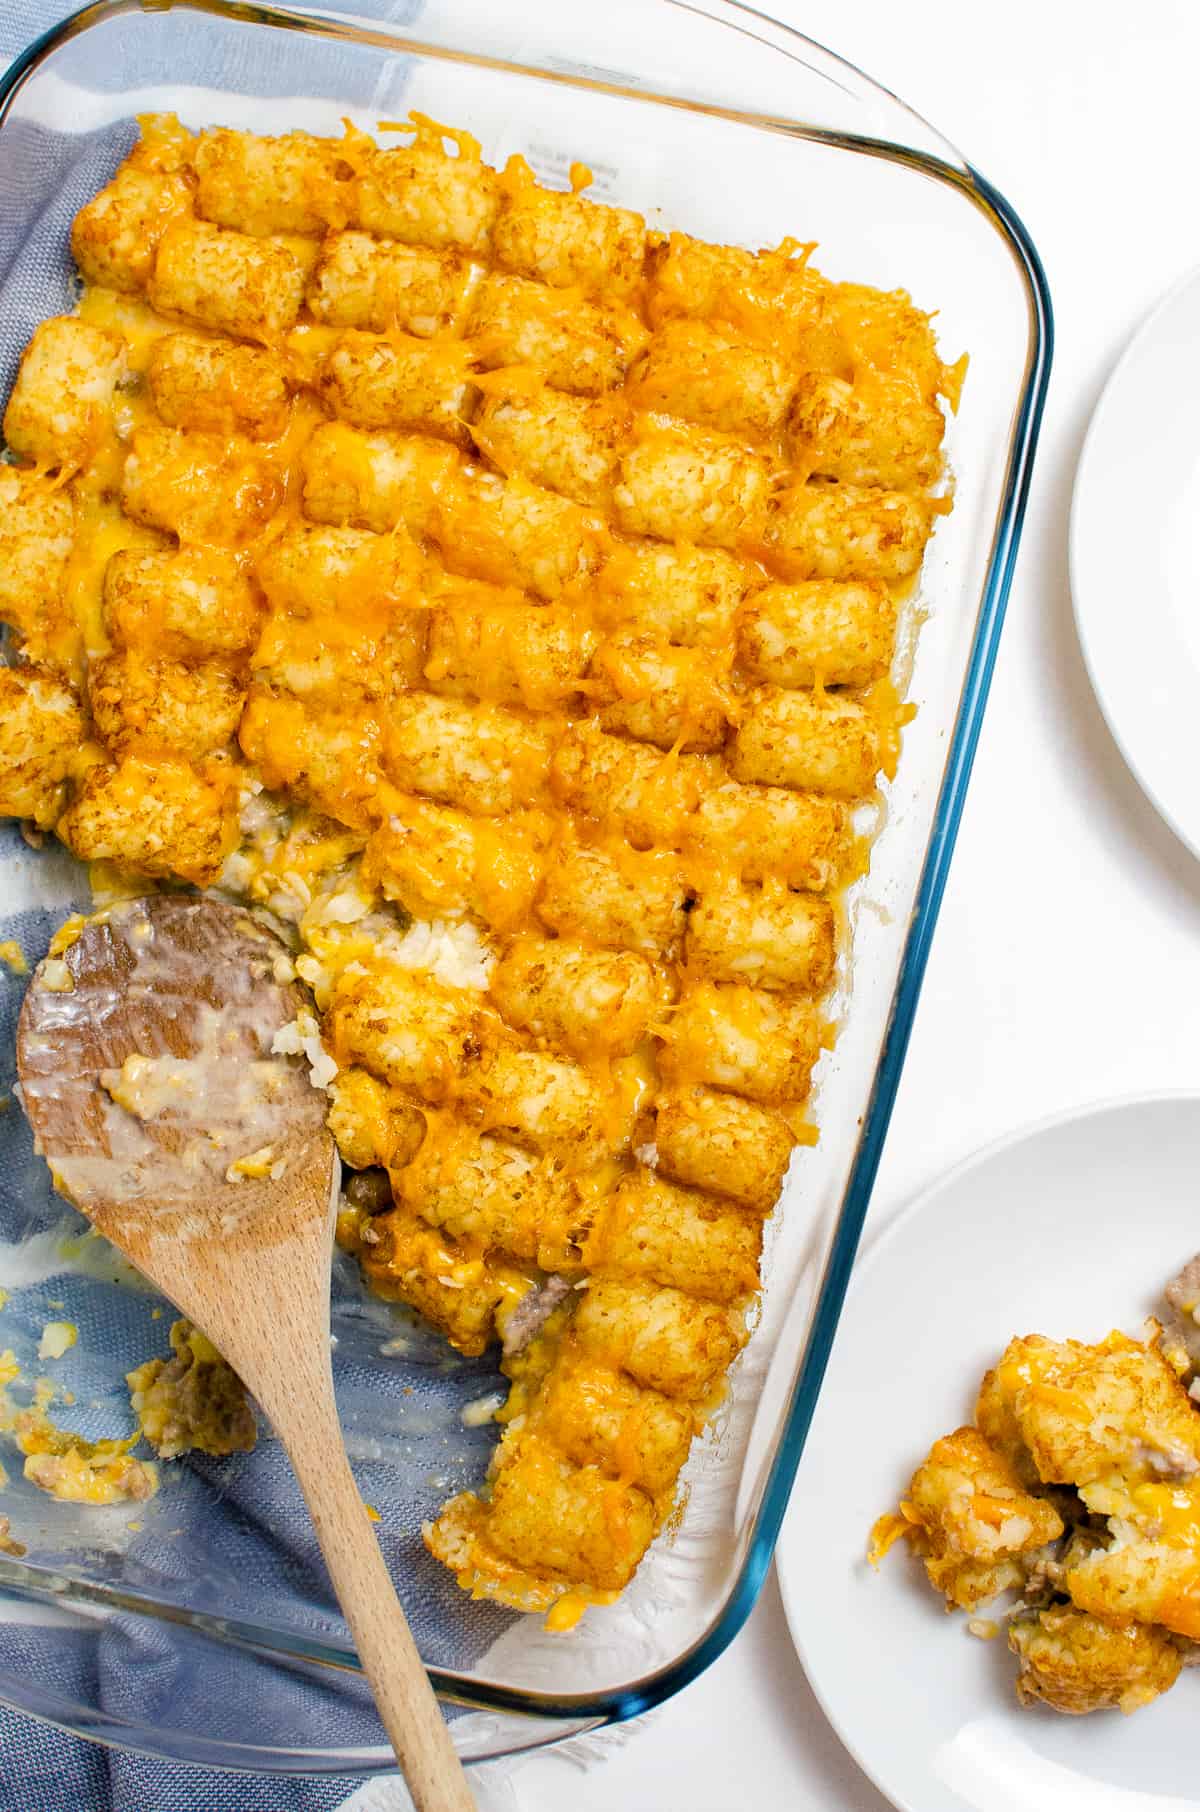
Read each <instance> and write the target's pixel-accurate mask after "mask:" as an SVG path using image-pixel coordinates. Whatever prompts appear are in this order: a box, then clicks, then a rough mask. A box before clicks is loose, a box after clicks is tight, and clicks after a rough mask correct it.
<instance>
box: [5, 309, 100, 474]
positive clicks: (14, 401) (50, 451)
mask: <svg viewBox="0 0 1200 1812" xmlns="http://www.w3.org/2000/svg"><path fill="white" fill-rule="evenodd" d="M125 359H126V351H125V342H124V340H123V339H122V338H121V336H120V334H115V333H109V332H108V330H107V329H106V328H103V327H93V326H92V325H91V323H90V322H87V321H77V320H75V319H74V318H73V317H72V316H69V315H56V316H55V317H54V318H53V319H51V320H49V321H43V322H42V324H41V326H40V327H38V328H36V329H35V331H34V334H33V338H32V339H31V340H30V342H29V344H28V346H27V347H26V348H25V351H24V353H23V354H22V356H21V364H20V369H19V370H18V372H17V381H16V383H15V384H14V385H13V388H12V395H11V396H10V397H9V399H8V407H7V409H6V410H5V411H4V438H5V440H6V441H7V442H8V444H9V446H10V447H11V448H12V450H13V452H14V453H18V454H20V456H21V458H22V459H28V460H31V461H32V462H33V463H34V464H35V465H40V466H46V467H51V466H54V467H58V468H59V469H60V470H61V471H64V472H76V471H78V470H80V468H81V467H83V466H86V465H87V463H88V461H89V460H90V459H91V458H92V457H93V455H94V454H95V453H96V452H97V451H98V450H99V448H100V446H101V445H102V444H103V442H104V440H105V439H106V437H107V436H108V435H109V434H110V433H111V431H112V401H113V392H114V390H115V389H116V386H117V381H118V379H119V378H120V377H121V376H122V374H123V372H124V370H125Z"/></svg>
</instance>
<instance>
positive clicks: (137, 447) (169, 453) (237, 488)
mask: <svg viewBox="0 0 1200 1812" xmlns="http://www.w3.org/2000/svg"><path fill="white" fill-rule="evenodd" d="M282 497H283V486H282V484H281V482H280V479H279V474H278V472H277V470H276V468H275V466H274V465H273V464H272V462H271V461H270V459H268V458H267V457H266V456H265V455H264V454H263V453H260V452H259V451H258V450H257V449H256V448H255V447H254V445H253V443H252V442H250V441H244V442H242V443H241V444H240V445H239V444H237V443H231V442H229V441H226V440H224V439H223V438H222V437H221V436H220V435H215V434H185V433H184V432H183V430H182V429H180V428H161V427H157V426H155V427H149V428H139V429H138V430H137V432H136V433H135V434H134V437H133V444H132V447H131V449H130V452H129V453H128V455H127V456H126V459H125V472H124V477H123V479H122V483H121V502H122V504H123V505H124V508H125V511H126V514H127V515H130V516H132V517H133V519H134V521H135V522H144V523H146V524H147V526H148V527H150V528H157V529H164V530H165V531H166V532H167V533H168V534H174V535H178V536H179V539H180V541H182V542H185V543H186V542H208V543H211V544H214V545H215V546H217V547H228V548H236V547H242V546H244V545H245V543H246V542H248V541H250V540H253V538H254V536H255V535H257V534H258V533H259V532H260V531H261V530H262V528H263V527H264V526H265V525H266V523H267V520H268V519H269V517H271V516H272V515H273V514H274V513H275V510H276V509H277V508H278V506H279V503H280V501H281V499H282Z"/></svg>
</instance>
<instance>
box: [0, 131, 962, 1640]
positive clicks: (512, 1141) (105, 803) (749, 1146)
mask: <svg viewBox="0 0 1200 1812" xmlns="http://www.w3.org/2000/svg"><path fill="white" fill-rule="evenodd" d="M381 131H383V132H385V133H386V134H387V135H388V137H387V138H386V139H385V141H384V143H383V144H380V143H377V142H376V140H374V139H373V138H371V137H369V136H368V135H367V134H365V133H362V132H360V131H358V130H357V129H354V128H347V131H346V134H345V136H344V137H343V138H342V139H340V140H332V139H328V140H327V139H320V138H313V137H311V136H309V135H307V134H304V133H292V134H288V135H286V136H284V137H281V138H274V139H260V138H256V137H254V136H253V135H249V134H244V133H238V132H230V131H226V130H223V129H214V130H212V131H207V132H203V133H200V134H199V135H195V136H194V135H192V134H190V133H188V132H185V131H184V130H183V129H182V128H181V127H180V126H179V125H178V122H176V121H172V120H168V119H153V120H148V121H146V122H144V129H143V136H142V140H141V142H140V143H139V145H138V146H136V147H135V149H134V151H133V152H132V153H131V154H130V157H129V159H128V160H127V162H126V164H125V165H123V166H122V169H121V170H120V171H119V172H118V174H117V176H116V177H115V178H114V181H113V183H112V184H110V185H109V187H108V188H107V189H105V190H104V191H103V192H102V193H101V194H100V195H99V196H97V197H95V198H94V199H93V200H92V201H91V202H89V203H88V204H87V205H86V206H85V207H84V208H83V209H82V210H81V212H80V214H79V216H78V218H77V220H76V222H75V227H74V231H73V235H72V245H73V249H74V252H75V256H76V258H77V261H78V262H79V264H80V267H81V270H82V273H83V275H84V278H85V280H86V282H85V288H84V292H83V296H82V299H81V301H80V304H79V307H78V309H77V311H76V313H75V315H74V316H71V317H66V318H64V319H63V320H61V321H59V322H57V323H53V324H51V326H50V329H49V330H48V331H46V332H43V331H42V330H39V335H38V336H35V341H34V343H33V344H32V345H31V349H30V353H29V354H28V355H27V358H26V361H25V363H24V364H23V366H22V369H21V371H20V373H19V374H18V377H17V381H16V384H15V387H14V391H13V396H12V398H11V400H10V403H9V409H8V415H7V417H6V422H7V432H8V433H9V436H10V439H12V441H13V444H14V446H15V447H16V450H17V451H18V452H20V450H21V448H22V447H28V448H29V449H31V450H35V451H33V452H31V455H30V460H29V462H28V463H27V466H26V467H20V468H14V471H15V477H14V478H12V479H10V481H9V482H10V483H11V484H13V485H14V486H15V487H16V490H15V493H14V500H13V503H12V512H13V514H12V520H13V523H14V528H13V536H14V537H18V538H19V539H18V544H16V545H15V546H14V549H13V563H12V564H11V565H10V568H9V576H8V578H6V579H2V580H0V616H4V617H5V618H6V620H8V621H10V622H11V623H12V625H13V627H14V629H15V630H16V631H17V632H18V633H19V634H21V635H24V636H25V637H26V650H27V654H28V657H29V662H30V664H29V665H28V666H26V667H24V668H22V667H18V668H16V669H14V670H13V672H14V677H13V678H12V679H11V682H9V683H10V684H11V687H12V688H14V689H15V690H16V692H18V693H19V694H20V700H19V702H20V705H21V712H22V715H21V719H20V721H21V726H22V727H21V732H20V736H19V737H18V735H17V734H16V733H15V732H13V733H12V734H9V733H8V732H0V810H6V811H8V812H9V813H10V814H11V815H19V816H25V817H33V818H35V819H36V821H37V822H38V823H40V824H47V825H51V824H52V825H54V826H55V827H56V828H57V831H58V834H59V835H60V836H61V837H62V839H63V840H64V841H65V842H66V843H67V844H68V846H69V847H70V848H72V849H73V850H74V851H75V853H76V854H78V855H79V856H81V857H82V858H84V859H86V860H89V861H91V862H93V863H95V864H97V865H101V866H102V868H103V872H104V873H105V875H106V876H107V882H106V885H107V886H109V887H113V886H117V887H121V886H147V885H153V884H155V883H156V882H157V881H159V880H162V881H168V882H169V881H171V880H172V879H175V878H178V877H182V878H183V879H185V880H188V881H191V882H194V883H196V884H199V885H202V886H205V885H214V884H216V885H220V886H222V887H223V888H224V889H225V890H226V891H227V892H230V893H233V894H235V895H236V896H237V897H238V898H240V899H243V900H246V901H248V902H250V903H252V904H254V905H256V906H261V907H263V908H266V909H267V910H269V911H270V912H271V913H272V914H274V916H275V919H276V921H282V922H283V923H285V924H286V925H287V926H288V927H290V930H291V935H292V941H293V951H292V955H291V958H290V959H289V960H290V961H291V963H292V964H294V969H295V971H296V973H298V974H299V975H300V976H301V978H302V979H304V980H305V981H306V982H307V983H308V984H309V986H310V987H311V989H312V991H313V995H314V999H315V1003H316V1008H317V1011H318V1013H319V1014H320V1016H321V1021H320V1035H321V1036H322V1037H323V1039H324V1044H325V1051H324V1052H320V1051H319V1049H314V1047H316V1040H317V1028H316V1025H315V1023H314V1024H311V1025H310V1024H308V1023H307V1022H306V1023H305V1024H303V1025H302V1024H301V1023H300V1022H299V1021H298V1022H297V1026H296V1028H295V1029H294V1036H295V1045H294V1048H295V1049H297V1050H299V1049H302V1048H303V1049H305V1050H307V1051H308V1052H309V1055H310V1058H311V1059H312V1060H313V1062H314V1075H315V1074H316V1073H317V1066H318V1061H319V1064H320V1066H321V1076H322V1079H323V1080H324V1079H327V1078H328V1076H329V1075H331V1074H332V1081H331V1082H330V1089H331V1094H332V1096H333V1105H332V1108H331V1117H330V1123H331V1126H332V1127H333V1129H334V1131H335V1134H336V1136H337V1138H338V1140H339V1143H340V1145H341V1148H342V1151H343V1154H344V1155H345V1157H346V1160H347V1162H348V1163H350V1164H353V1165H355V1166H358V1167H361V1168H370V1169H374V1170H376V1171H377V1172H379V1173H383V1172H386V1176H387V1179H388V1188H389V1189H390V1196H391V1206H390V1207H388V1206H386V1205H385V1207H384V1210H383V1212H368V1211H367V1210H366V1209H365V1208H358V1207H348V1208H347V1209H346V1211H345V1212H344V1213H343V1215H342V1217H341V1222H340V1237H341V1238H342V1240H343V1241H344V1243H346V1244H347V1245H348V1246H350V1247H351V1248H352V1249H353V1250H355V1251H356V1252H357V1253H358V1255H359V1257H360V1260H361V1263H362V1266H363V1270H364V1274H365V1275H366V1277H367V1278H368V1280H369V1282H370V1283H371V1285H372V1287H373V1288H375V1289H377V1290H379V1291H380V1293H382V1294H384V1295H387V1296H391V1297H396V1298H399V1299H401V1300H404V1301H407V1302H410V1303H412V1304H414V1305H415V1306H416V1307H417V1308H419V1309H420V1311H421V1312H422V1313H423V1314H425V1315H426V1316H428V1317H429V1318H430V1319H431V1320H432V1321H433V1322H434V1323H435V1325H437V1326H438V1327H440V1328H442V1329H443V1330H444V1331H445V1332H446V1334H447V1335H448V1337H449V1338H450V1339H451V1340H452V1341H453V1342H454V1343H455V1344H456V1345H458V1346H459V1347H460V1348H461V1349H462V1350H463V1351H466V1352H479V1351H482V1350H483V1349H484V1347H486V1346H487V1345H488V1344H489V1343H490V1342H491V1341H492V1340H494V1339H496V1338H502V1339H503V1341H504V1343H505V1353H506V1357H505V1366H506V1369H507V1370H508V1371H509V1373H510V1375H511V1377H512V1379H513V1392H512V1395H511V1397H510V1402H509V1407H508V1410H507V1411H506V1412H505V1414H504V1416H503V1417H502V1421H503V1425H504V1435H503V1439H502V1441H501V1445H500V1447H499V1449H498V1452H497V1456H496V1460H495V1463H494V1466H493V1470H492V1474H491V1479H490V1483H489V1487H488V1490H487V1493H486V1495H485V1496H483V1497H480V1496H477V1495H475V1494H472V1493H468V1494H465V1495H464V1496H462V1497H460V1498H458V1499H456V1500H454V1502H452V1503H451V1504H450V1505H448V1506H447V1507H446V1509H445V1510H444V1512H443V1514H442V1515H441V1516H440V1517H439V1518H438V1520H437V1521H436V1523H435V1524H434V1525H433V1526H432V1527H431V1528H430V1529H429V1530H428V1531H427V1533H426V1539H427V1542H428V1545H429V1546H430V1548H431V1550H432V1551H433V1552H434V1553H435V1554H436V1555H437V1556H438V1557H439V1558H440V1559H441V1560H443V1561H444V1562H445V1563H446V1564H447V1565H448V1566H450V1567H451V1568H452V1569H453V1570H454V1572H455V1573H456V1575H457V1576H458V1578H459V1580H460V1583H462V1584H463V1586H464V1588H465V1589H467V1590H470V1591H472V1592H474V1593H478V1594H483V1595H487V1596H492V1597H496V1598H499V1599H501V1600H502V1601H503V1602H505V1603H508V1604H513V1605H517V1606H520V1607H525V1608H536V1609H542V1610H547V1609H549V1610H551V1620H552V1627H554V1628H558V1629H565V1628H568V1627H570V1625H571V1624H572V1623H573V1622H574V1621H575V1620H576V1619H577V1617H578V1616H579V1614H580V1613H581V1611H582V1609H583V1607H584V1606H585V1605H586V1604H588V1603H605V1602H609V1601H610V1600H611V1599H612V1597H613V1596H614V1595H615V1594H616V1593H617V1592H618V1591H619V1590H620V1589H621V1588H622V1587H623V1586H624V1585H625V1584H626V1583H627V1581H628V1579H629V1578H630V1576H631V1575H632V1573H633V1571H634V1569H635V1567H636V1566H637V1564H638V1561H639V1560H640V1558H641V1555H642V1553H643V1552H644V1551H645V1548H646V1546H647V1544H648V1543H649V1541H650V1540H651V1539H652V1537H653V1536H654V1534H655V1533H656V1531H657V1530H659V1529H660V1528H662V1527H663V1526H664V1525H665V1524H666V1523H667V1522H668V1521H669V1519H670V1518H671V1516H672V1515H673V1513H674V1509H675V1506H676V1503H677V1497H676V1478H677V1475H678V1472H679V1469H680V1467H681V1465H682V1463H683V1460H684V1458H685V1456H686V1453H687V1450H688V1445H689V1443H690V1441H691V1438H692V1436H693V1434H694V1433H695V1431H696V1429H697V1428H698V1427H700V1426H702V1425H703V1423H704V1421H705V1419H706V1417H707V1416H708V1415H709V1414H710V1413H711V1410H712V1408H713V1406H714V1405H715V1404H716V1403H717V1402H718V1401H719V1399H720V1397H721V1394H722V1392H723V1390H724V1382H723V1379H724V1373H725V1371H726V1369H727V1367H728V1365H729V1364H730V1363H731V1362H732V1360H733V1359H734V1358H735V1357H736V1354H737V1353H738V1351H739V1350H740V1348H741V1346H742V1345H743V1344H744V1342H745V1340H746V1338H747V1334H748V1315H749V1314H750V1313H751V1311H752V1309H753V1304H754V1301H755V1295H756V1291H757V1287H758V1282H759V1255H760V1251H761V1243H762V1220H763V1217H764V1216H765V1215H766V1214H767V1213H769V1212H770V1211H771V1209H772V1207H773V1205H774V1203H775V1201H776V1199H777V1196H778V1194H779V1190H780V1187H781V1185H782V1181H783V1175H784V1171H785V1169H786V1166H787V1163H788V1158H789V1154H790V1152H791V1149H792V1147H793V1146H794V1145H795V1144H797V1143H800V1144H806V1143H810V1142H811V1141H812V1140H813V1139H815V1137H816V1131H815V1128H814V1127H813V1125H812V1124H811V1123H810V1121H809V1120H808V1119H807V1118H806V1116H805V1113H804V1103H805V1101H806V1098H807V1096H808V1093H809V1088H810V1080H811V1075H812V1070H813V1068H814V1065H815V1064H816V1063H817V1062H818V1061H819V1058H820V1055H821V1052H822V1050H823V1049H824V1048H825V1047H826V1046H827V1044H828V1043H829V1041H830V1039H831V1036H832V1031H831V1028H830V1026H829V1024H828V1023H827V1020H826V1018H825V1015H824V1013H823V1010H822V997H823V995H824V994H825V993H826V991H827V990H828V988H829V985H830V982H831V978H832V977H833V975H834V972H835V967H836V965H837V963H838V962H839V960H840V959H841V957H842V955H843V954H844V951H845V945H846V940H847V936H848V931H847V926H846V918H845V914H844V912H843V911H842V910H841V905H840V902H841V897H842V895H843V893H844V890H845V888H846V887H847V886H848V885H849V883H850V882H851V881H852V880H853V879H854V878H856V876H858V875H859V874H861V873H862V872H863V870H864V868H865V864H866V854H865V846H864V845H863V844H862V842H861V841H860V840H859V839H858V838H857V837H856V835H855V828H854V823H853V814H854V811H855V807H856V805H857V804H858V803H860V802H861V801H862V800H863V799H868V798H871V797H873V796H874V794H875V791H876V788H877V787H878V785H879V784H880V783H881V781H886V780H887V779H890V778H891V777H892V775H893V774H894V773H895V768H896V762H897V760H898V758H899V754H900V745H901V732H902V729H903V726H904V724H905V723H906V722H907V721H908V718H909V716H910V715H911V713H910V711H909V709H908V707H906V706H905V704H904V703H903V701H902V698H901V696H900V693H899V691H898V690H897V687H896V684H895V683H894V679H895V678H896V677H902V675H899V673H898V672H897V673H896V674H895V675H893V667H894V664H895V663H894V659H893V657H894V654H895V649H896V628H897V620H898V614H899V613H900V612H901V611H902V610H903V609H904V608H905V600H906V599H907V598H908V596H909V594H910V593H911V592H912V590H913V588H914V586H915V584H916V581H917V575H918V573H919V569H920V565H921V561H922V557H923V553H924V548H925V543H926V540H927V538H928V536H929V534H930V532H931V531H932V528H933V526H934V523H935V521H936V518H937V516H938V514H939V513H940V512H941V511H942V510H944V509H945V508H947V507H948V496H947V493H946V489H945V486H944V484H943V473H942V454H941V442H942V434H943V428H944V419H945V409H944V405H949V406H950V407H953V406H954V405H955V404H956V402H957V396H958V390H959V387H960V385H961V380H962V367H961V366H960V367H954V368H950V367H947V366H946V365H944V364H943V362H942V359H941V356H940V354H939V352H938V349H937V346H936V343H935V340H934V336H933V333H932V329H931V326H930V321H929V317H928V316H926V315H925V314H923V313H922V312H921V311H920V310H919V309H917V308H916V307H915V306H914V304H913V303H912V302H911V300H910V299H909V298H908V296H907V295H905V294H904V293H903V292H895V293H893V294H884V293H882V292H879V291H875V290H870V289H866V288H864V287H862V286H859V285H853V284H846V283H838V282H833V281H830V280H828V279H826V278H825V277H823V276H822V275H821V274H820V272H819V271H818V270H817V269H816V268H815V267H814V265H813V264H812V262H811V254H812V251H813V247H812V246H810V245H807V244H801V243H799V242H798V241H794V240H789V241H786V242H785V243H784V244H783V245H781V246H779V247H777V248H774V249H771V250H764V251H759V252H751V251H748V250H743V249H741V248H737V247H728V246H715V245H706V244H703V243H702V242H700V241H697V240H693V239H689V238H687V237H685V236H683V235H680V234H672V235H670V236H669V237H665V236H663V235H661V234H659V233H657V232H654V231H651V230H650V229H648V228H647V225H646V222H645V220H644V219H643V218H642V216H641V215H640V214H638V213H636V212H634V211H633V210H631V209H626V208H614V207H609V206H605V205H603V204H600V203H598V202H595V201H593V200H592V199H590V197H589V196H588V195H587V194H586V190H587V188H588V186H589V183H590V174H589V172H588V171H587V170H586V169H585V168H584V167H583V166H581V165H578V166H574V167H573V169H572V173H571V188H570V190H569V192H565V193H560V192H552V191H549V190H547V189H544V188H542V187H540V186H539V185H538V184H537V183H536V181H535V180H534V178H533V175H532V173H531V172H530V170H529V168H528V166H527V165H526V164H525V163H524V162H523V160H521V159H520V158H514V159H511V160H510V162H509V164H508V165H507V166H506V168H505V169H504V170H503V171H496V170H493V169H491V168H490V167H489V166H488V165H487V164H486V163H485V162H484V161H483V158H482V155H481V151H480V147H479V145H478V144H477V142H476V141H475V140H474V139H473V138H471V136H470V135H469V134H468V133H465V132H461V131H458V130H456V129H453V128H449V127H446V126H443V125H441V124H439V123H438V122H436V121H433V120H430V119H428V118H426V117H425V116H424V115H416V114H414V115H413V116H412V117H411V118H410V120H409V121H408V122H406V123H403V124H401V125H396V124H394V123H385V124H384V125H383V126H382V127H381ZM393 133H399V134H401V135H402V138H403V139H404V140H405V141H407V142H396V141H395V140H394V139H393V138H392V136H391V135H392V134H393ZM56 374H57V375H58V377H59V378H60V379H62V378H64V376H65V375H69V376H70V377H71V385H70V398H69V406H64V403H63V386H62V383H60V384H59V386H58V389H57V390H56V389H55V386H54V384H53V383H52V382H51V380H52V379H53V378H54V377H55V376H56ZM64 499H65V500H66V501H65V502H64V501H63V500H64ZM3 536H4V530H3V528H2V527H0V554H2V553H3V552H4V546H3ZM39 537H40V539H39ZM33 663H36V665H34V664H33ZM15 721H16V719H15V717H14V722H15ZM80 726H82V728H83V736H82V738H81V737H80V735H79V727H80ZM231 730H232V732H233V733H232V734H231ZM64 935H65V936H67V937H69V935H70V933H69V932H66V933H65V934H64ZM55 948H56V949H60V948H62V942H61V941H59V942H57V943H56V945H55ZM333 1072H336V1073H335V1074H334V1073H333ZM276 1161H277V1154H275V1153H273V1152H269V1151H268V1152H261V1153H252V1154H248V1155H247V1156H246V1157H244V1158H242V1159H240V1160H239V1161H238V1162H237V1163H235V1164H233V1165H232V1166H231V1176H236V1175H238V1174H258V1172H259V1171H260V1170H262V1169H264V1168H266V1169H269V1168H270V1167H271V1166H272V1165H273V1164H274V1163H275V1162H276Z"/></svg>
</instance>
